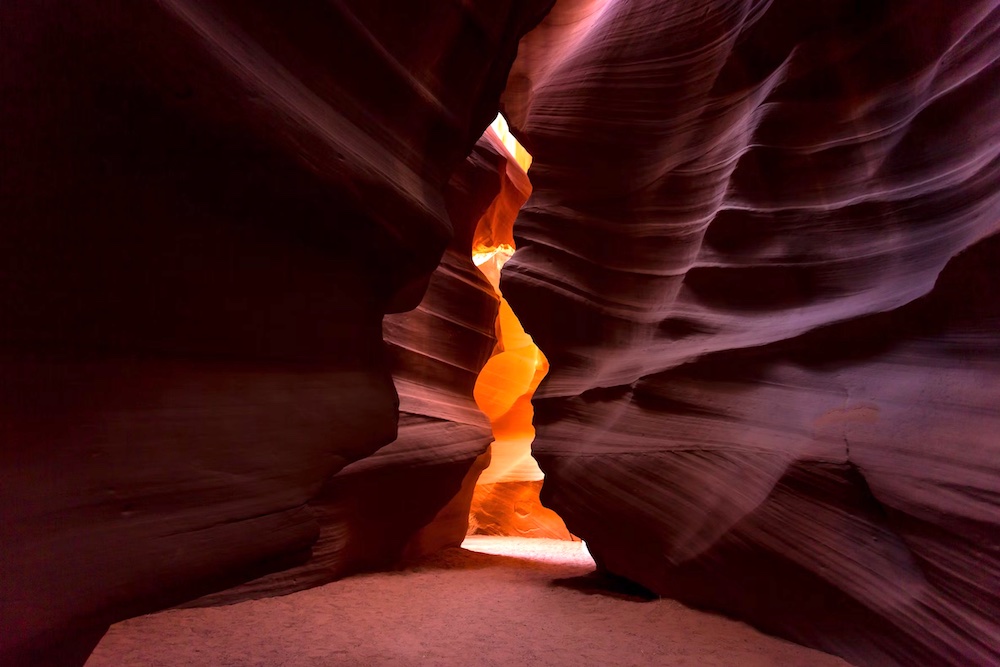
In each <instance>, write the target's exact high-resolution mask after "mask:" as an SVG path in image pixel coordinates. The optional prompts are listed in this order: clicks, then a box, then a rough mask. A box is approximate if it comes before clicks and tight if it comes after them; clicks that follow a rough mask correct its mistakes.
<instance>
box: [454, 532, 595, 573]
mask: <svg viewBox="0 0 1000 667" xmlns="http://www.w3.org/2000/svg"><path fill="white" fill-rule="evenodd" d="M462 548H463V549H468V550H469V551H475V552H478V553H482V554H490V555H493V556H507V557H510V558H518V559H520V560H531V561H537V562H540V563H547V564H552V565H556V564H558V565H574V566H580V567H589V568H593V567H596V565H595V563H594V558H593V556H591V555H590V551H589V550H588V549H587V545H586V543H584V542H580V541H570V540H553V539H547V538H539V537H530V538H529V537H496V536H492V535H471V536H469V537H467V538H465V541H464V542H462Z"/></svg>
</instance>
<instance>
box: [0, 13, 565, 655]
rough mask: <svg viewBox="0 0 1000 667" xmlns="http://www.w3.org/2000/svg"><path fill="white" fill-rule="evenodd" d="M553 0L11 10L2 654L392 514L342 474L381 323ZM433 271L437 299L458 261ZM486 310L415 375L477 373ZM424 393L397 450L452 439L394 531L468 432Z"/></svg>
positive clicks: (5, 90) (421, 479)
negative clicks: (529, 34)
mask: <svg viewBox="0 0 1000 667" xmlns="http://www.w3.org/2000/svg"><path fill="white" fill-rule="evenodd" d="M548 4H549V3H547V2H545V1H544V0H541V1H538V2H534V1H517V2H513V1H512V2H492V1H491V2H465V3H440V2H419V3H410V4H407V6H406V7H405V8H403V7H401V6H397V5H393V6H392V7H389V6H387V5H386V3H380V2H369V1H368V0H365V1H363V2H361V1H353V0H348V1H345V2H335V3H329V2H324V1H314V0H307V1H306V2H299V3H295V5H294V7H291V6H286V5H283V4H275V3H267V2H257V1H251V2H230V1H228V0H208V1H201V0H199V1H198V2H194V1H190V0H164V1H162V2H150V1H141V2H131V3H124V4H123V3H118V2H107V1H104V0H97V1H95V2H89V3H85V4H80V3H70V4H66V3H58V2H53V1H50V0H42V1H40V2H32V3H16V2H15V3H4V4H3V5H2V6H0V31H2V34H0V42H2V43H3V53H2V56H0V125H2V127H3V128H4V129H3V133H2V135H0V156H2V157H0V200H2V201H3V210H4V213H3V215H4V219H3V224H2V225H0V267H2V269H0V271H2V280H0V312H2V313H3V319H2V321H3V323H2V325H0V376H2V377H3V382H2V383H0V399H2V400H0V420H2V421H0V423H2V429H3V430H2V437H3V440H4V442H3V446H2V448H0V471H2V475H3V479H4V483H3V484H2V485H0V526H2V528H0V530H2V534H0V590H2V591H3V594H2V595H0V627H2V628H3V631H2V632H0V663H3V664H20V663H23V662H27V663H40V664H45V665H52V664H57V663H58V662H65V663H67V664H79V663H80V662H81V661H82V659H83V658H84V657H85V656H86V653H87V651H89V648H90V647H91V646H93V644H94V643H95V642H96V641H97V638H99V637H100V634H101V633H102V632H103V630H104V628H105V627H107V625H108V623H110V622H113V621H116V620H119V619H121V618H125V617H127V616H129V615H134V614H137V613H142V612H146V611H150V610H153V609H156V608H160V607H162V606H164V605H169V604H174V603H177V602H182V601H184V600H186V599H191V598H193V597H195V596H198V595H201V594H204V593H206V592H208V591H212V590H219V589H222V588H226V587H228V586H231V585H232V584H234V583H237V582H239V581H242V580H246V579H248V578H252V577H254V576H255V575H258V574H261V573H263V572H268V571H273V570H278V569H283V568H287V567H288V566H289V565H291V564H294V563H301V561H302V560H303V559H304V558H306V557H308V555H309V550H310V547H311V545H312V544H313V543H314V542H315V541H316V540H317V537H319V536H320V534H321V533H323V534H324V535H325V534H326V531H329V530H334V531H338V530H340V529H341V526H342V524H343V523H345V522H346V523H348V524H351V522H353V524H352V525H360V526H363V527H364V528H365V529H366V530H369V531H376V529H377V527H378V526H379V524H378V521H386V522H388V523H389V524H390V525H393V520H392V519H391V518H387V516H386V515H387V513H388V514H391V513H392V512H395V511H397V510H398V509H399V507H398V505H399V503H398V502H397V501H394V500H393V499H392V497H391V496H389V497H385V496H381V497H379V498H377V499H376V500H381V501H382V502H383V504H382V505H378V504H377V503H376V504H372V502H373V501H372V498H371V493H372V492H371V490H370V488H369V487H367V486H365V485H364V484H360V483H359V482H358V481H352V482H346V481H345V483H344V484H343V485H342V486H336V485H335V486H336V488H333V489H331V488H330V479H331V476H333V475H334V474H335V473H337V472H338V471H341V470H342V469H345V466H348V465H349V464H351V463H352V462H354V461H358V460H361V459H364V458H365V457H367V456H369V455H370V454H372V453H373V452H375V451H376V450H378V448H379V447H381V446H383V445H385V444H386V443H389V442H391V441H392V440H393V439H394V438H395V437H396V432H397V431H396V425H397V393H396V390H395V388H394V387H393V383H392V377H391V375H390V369H391V364H392V363H393V360H392V359H390V358H389V356H390V355H387V353H386V349H385V346H384V345H383V342H382V317H383V315H384V314H385V313H387V312H397V311H402V310H407V309H411V308H413V307H415V306H416V305H417V304H418V303H419V302H420V300H421V298H422V297H423V294H424V292H425V290H426V288H427V286H428V280H429V276H430V274H431V273H432V272H433V271H434V269H435V268H436V267H437V266H438V264H439V261H440V259H441V255H442V253H443V252H444V251H445V249H446V247H447V246H448V244H449V242H450V241H451V239H452V237H453V236H455V230H454V229H453V227H452V222H451V214H452V210H450V208H452V204H450V203H449V202H448V201H447V199H448V192H447V191H448V183H449V181H450V179H451V178H452V176H453V175H454V174H455V172H456V170H457V169H458V168H459V167H461V165H462V163H463V160H465V159H466V156H467V155H468V154H469V152H470V150H471V149H472V147H473V145H474V144H475V142H476V140H477V139H478V138H479V137H480V135H481V134H482V132H483V130H484V129H485V128H486V127H487V125H488V124H489V122H490V121H491V120H492V119H493V117H494V115H495V113H496V108H497V100H498V97H499V95H500V92H501V89H502V88H503V85H504V81H505V79H506V76H507V72H508V69H509V67H510V64H511V62H512V60H513V58H514V54H515V50H516V47H517V42H518V39H519V38H520V36H521V35H522V34H523V33H524V32H526V31H527V30H528V29H529V28H530V27H531V26H532V25H534V24H535V23H537V21H538V20H539V18H540V17H541V16H542V14H543V13H544V11H545V10H546V9H547V5H548ZM494 177H495V172H494ZM473 204H474V203H472V202H470V203H469V205H470V206H473ZM473 207H474V206H473ZM466 233H467V234H471V229H470V230H469V231H468V232H466ZM446 268H450V270H451V271H452V272H453V273H454V274H455V278H454V280H452V281H451V282H450V283H449V281H448V280H442V281H440V283H439V284H438V285H437V286H436V287H434V289H440V290H443V291H444V292H445V293H446V296H447V298H451V297H452V296H453V295H450V294H448V292H449V290H453V289H456V285H458V284H460V283H461V282H462V280H463V279H462V278H461V274H462V272H466V273H471V271H474V269H470V267H468V266H464V265H461V266H460V265H456V264H450V265H448V266H447V267H446ZM473 292H475V289H473ZM483 293H484V294H486V293H485V292H483ZM487 297H488V298H485V299H479V300H478V301H477V303H478V306H477V307H478V308H480V309H485V311H484V310H476V309H475V308H474V309H473V310H472V311H471V312H470V313H468V317H469V318H471V319H474V320H475V319H477V318H478V317H479V316H480V315H483V316H486V317H487V318H489V317H490V316H489V312H487V311H490V309H492V308H495V307H496V306H495V301H493V300H491V299H492V296H491V295H489V294H487ZM474 300H475V299H474ZM487 321H489V322H491V321H492V320H491V319H487ZM457 326H458V328H461V322H459V324H458V325H457ZM488 326H489V325H487V327H488ZM480 333H481V332H479V331H474V332H472V333H471V338H472V339H473V343H471V344H470V345H469V347H468V349H466V348H465V343H462V349H461V350H460V351H459V352H457V353H456V356H455V359H456V364H455V366H456V368H455V370H454V372H453V378H448V377H442V378H437V379H435V380H433V381H428V385H430V386H434V387H437V386H446V385H448V384H449V382H451V381H452V379H454V378H459V379H461V381H462V382H466V376H469V375H470V372H471V368H472V367H473V366H474V365H475V364H476V363H477V359H478V356H477V354H479V352H478V351H477V349H476V346H477V345H479V344H480V342H482V337H481V335H480ZM431 341H432V338H431V337H427V343H428V345H430V343H431ZM485 345H486V347H489V342H488V340H487V341H486V343H485ZM428 349H430V348H428ZM418 356H419V355H418ZM417 363H419V361H418V362H417ZM453 393H457V394H461V393H462V390H461V388H457V389H455V391H454V392H453ZM400 394H401V395H402V397H403V400H404V401H405V400H407V396H408V394H407V391H406V390H404V389H403V388H401V389H400ZM463 400H464V399H461V400H457V399H456V400H451V401H445V403H446V409H444V412H446V413H448V414H446V415H445V416H444V418H445V419H452V418H453V417H454V414H452V413H455V414H457V413H459V412H463V411H464V413H469V411H470V410H471V400H469V401H465V404H463ZM435 416H437V417H438V418H440V417H441V416H440V415H436V413H432V412H429V411H427V410H424V409H422V408H414V409H412V411H411V413H410V416H408V417H406V418H404V419H403V420H402V424H403V429H402V433H403V435H404V439H403V440H401V441H400V444H399V447H400V448H403V449H404V450H405V449H407V448H409V450H410V451H413V450H415V449H417V448H418V447H422V446H423V445H425V444H429V443H431V442H433V443H437V444H438V445H440V444H442V443H444V442H445V441H446V440H445V438H447V439H448V440H450V441H451V442H450V443H449V445H448V447H451V448H452V450H453V451H451V453H449V452H448V451H442V450H441V449H434V451H433V453H428V454H426V456H428V457H429V458H431V459H434V460H435V461H437V462H438V463H441V464H442V465H446V466H451V467H452V468H453V469H451V470H448V471H444V470H442V469H438V468H435V469H433V470H430V469H428V470H424V471H422V472H414V474H412V475H410V474H405V475H402V477H403V479H400V480H398V481H399V483H400V485H401V486H400V487H399V491H400V493H402V494H404V495H407V496H408V497H410V498H413V497H421V490H422V489H425V488H426V487H427V486H428V485H429V486H431V487H433V488H435V489H437V492H436V494H437V495H435V494H429V495H428V497H427V499H426V500H427V503H428V504H427V505H420V503H416V504H412V503H411V504H410V505H408V506H407V507H406V508H405V510H406V511H405V512H402V514H401V515H400V516H399V517H398V518H399V525H400V526H402V527H403V528H404V529H409V530H411V531H416V530H417V529H418V528H419V527H420V525H421V523H422V522H426V521H427V520H429V519H430V518H432V517H433V516H434V513H435V512H437V511H438V510H439V509H440V508H441V507H442V506H443V505H445V504H446V503H447V501H448V499H449V498H450V497H451V495H453V494H454V492H455V491H457V490H458V487H459V485H460V484H461V482H462V480H463V478H464V475H465V472H466V470H467V469H468V466H469V465H471V463H472V461H473V460H474V459H475V454H476V451H477V450H479V449H481V448H482V447H484V446H485V442H484V441H483V434H484V432H485V431H484V426H483V424H482V423H480V424H478V425H473V424H471V422H470V419H469V418H465V419H464V420H461V419H460V420H457V421H456V422H454V424H453V425H452V426H447V425H446V426H445V428H443V430H439V431H438V432H437V433H436V434H432V435H428V434H427V433H426V431H427V429H428V425H430V426H432V427H435V428H436V427H437V426H436V425H438V424H442V423H444V422H439V421H435ZM480 421H482V420H480ZM448 424H452V422H448ZM432 430H433V428H432ZM448 447H445V448H444V449H446V450H447V449H448ZM398 451H399V450H398V449H397V452H398ZM439 455H440V456H439ZM407 456H408V455H403V456H402V458H403V459H404V460H408V459H407ZM463 457H464V459H465V462H464V463H462V464H460V460H461V459H462V458H463ZM462 465H465V470H463V469H462ZM413 466H416V463H415V462H410V463H408V464H407V469H409V468H411V467H413ZM399 472H400V471H399V470H397V471H396V473H397V474H399ZM359 479H360V478H355V480H359ZM377 479H378V478H377V477H376V481H377ZM387 479H390V480H391V479H392V475H391V474H390V475H388V477H387ZM369 481H370V482H371V481H372V479H369ZM386 483H387V485H388V484H389V482H386ZM447 484H451V485H452V486H453V488H452V489H448V488H447ZM390 488H391V487H390ZM359 494H366V495H364V497H362V496H361V495H359ZM319 496H322V498H323V500H322V502H316V504H315V505H314V504H313V503H314V501H316V499H317V497H319ZM331 497H332V498H337V499H338V500H336V501H335V502H332V503H328V502H327V499H329V498H331ZM331 504H332V505H333V506H335V507H336V508H339V509H337V510H336V512H334V514H335V517H336V519H335V521H334V522H333V524H330V522H329V521H328V519H329V513H330V511H329V507H330V506H331ZM358 506H361V510H359V512H358V513H355V514H352V513H351V512H347V514H348V515H349V520H346V519H345V520H344V521H341V519H342V516H343V514H344V510H343V509H342V508H343V507H354V508H357V507H358ZM343 532H346V533H347V534H349V533H350V531H349V530H348V531H343ZM359 539H360V538H359ZM399 539H402V540H403V541H404V542H405V538H404V537H403V531H401V533H400V537H399ZM359 543H360V545H361V547H360V548H359V549H358V550H357V551H356V552H354V553H352V554H351V555H350V558H349V560H350V561H351V562H352V563H353V564H354V566H358V564H359V563H360V564H361V565H364V564H366V563H371V562H375V563H378V562H381V560H382V559H383V558H384V556H385V554H384V553H383V551H382V549H383V547H384V548H386V549H388V550H390V551H391V550H398V549H400V548H403V547H405V544H404V545H402V546H401V545H397V544H389V545H384V544H381V543H379V542H378V541H377V540H376V539H375V538H371V539H368V538H365V539H360V542H359ZM323 548H330V541H329V540H327V541H326V542H324V543H322V544H321V545H320V547H318V549H319V551H322V550H323Z"/></svg>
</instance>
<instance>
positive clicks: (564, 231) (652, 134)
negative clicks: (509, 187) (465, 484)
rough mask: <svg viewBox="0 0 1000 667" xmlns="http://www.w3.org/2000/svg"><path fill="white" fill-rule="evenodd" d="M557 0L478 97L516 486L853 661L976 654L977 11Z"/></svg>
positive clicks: (984, 327) (646, 575) (990, 312)
mask: <svg viewBox="0 0 1000 667" xmlns="http://www.w3.org/2000/svg"><path fill="white" fill-rule="evenodd" d="M997 6H998V3H996V2H995V1H994V0H988V1H984V0H974V1H971V2H962V3H942V2H926V3H904V2H898V3H897V2H854V1H851V2H847V1H835V2H823V3H801V2H794V1H791V0H787V1H783V0H774V1H772V2H753V1H750V0H715V1H706V2H699V3H690V2H681V1H669V0H655V1H654V0H636V1H633V2H621V1H616V0H582V1H581V0H561V1H560V2H559V3H557V5H556V6H555V7H554V9H553V10H552V12H551V13H550V14H549V16H548V18H547V19H546V20H545V21H544V22H543V23H542V24H541V25H540V26H539V27H538V28H537V29H536V30H535V31H534V32H532V33H531V34H529V35H528V37H526V38H525V40H524V41H523V42H522V47H521V50H520V51H519V55H518V60H517V61H516V62H515V65H514V67H513V69H512V72H511V77H510V80H509V82H508V87H507V91H506V92H505V94H504V98H503V104H502V109H503V111H504V112H505V114H506V115H507V116H508V118H509V120H510V122H511V125H512V127H513V128H514V129H515V131H516V132H517V135H518V138H519V139H520V140H521V141H522V143H524V144H525V146H526V148H527V149H528V150H529V151H530V152H531V154H532V155H533V158H534V161H533V164H532V168H531V175H532V184H533V186H534V192H533V194H532V197H531V199H530V200H529V201H528V203H527V204H526V206H525V208H524V209H523V210H522V213H521V215H520V217H519V219H518V221H517V223H516V226H515V239H516V242H517V245H518V251H517V253H516V254H515V256H514V257H513V259H511V261H510V262H508V264H507V265H506V267H505V269H504V275H503V279H502V281H501V287H502V289H503V292H504V294H505V295H506V296H507V298H508V299H509V300H510V302H511V304H512V306H513V308H514V309H515V311H516V312H517V313H518V315H519V316H520V318H521V321H522V322H523V324H524V326H525V329H526V330H527V331H528V333H530V334H531V335H532V336H533V337H534V339H535V341H536V342H537V343H538V345H539V347H540V348H541V349H542V351H543V352H544V353H545V355H546V356H547V357H548V359H549V362H550V365H551V369H550V372H549V375H548V376H547V377H546V379H545V380H544V381H543V383H542V384H541V386H540V387H539V389H538V391H537V393H536V396H535V413H536V420H535V426H536V429H537V438H536V441H535V444H534V446H533V449H534V453H535V457H536V458H537V459H538V461H539V464H540V465H541V468H542V470H543V471H544V473H545V485H544V487H543V491H542V499H543V501H544V502H546V504H548V505H549V506H550V507H552V508H554V509H555V510H556V511H558V512H559V514H560V515H561V516H562V517H563V518H564V519H565V520H566V524H567V526H568V528H569V529H570V530H571V531H572V532H573V533H574V534H576V535H579V536H580V537H582V538H583V539H584V540H586V542H587V544H588V546H589V548H590V550H591V551H592V553H593V554H594V556H595V558H596V559H597V560H598V562H599V563H600V564H601V565H602V566H603V567H605V568H607V569H608V570H610V571H612V572H614V573H616V574H619V575H624V576H626V577H628V578H630V579H632V580H634V581H636V582H638V583H640V584H642V585H644V586H646V587H648V588H650V589H652V590H653V591H655V592H657V593H660V594H662V595H666V596H671V597H675V598H677V599H680V600H682V601H684V602H686V603H688V604H692V605H698V606H703V607H708V608H711V609H716V610H721V611H724V612H726V613H729V614H731V615H734V616H736V617H739V618H742V619H745V620H747V621H749V622H751V623H753V624H755V625H756V626H758V627H760V628H763V629H765V630H767V631H769V632H773V633H776V634H779V635H782V636H785V637H788V638H791V639H793V640H795V641H798V642H801V643H804V644H808V645H810V646H814V647H818V648H820V649H823V650H826V651H829V652H832V653H835V654H838V655H841V656H843V657H845V658H846V659H848V660H849V661H851V662H853V663H855V664H858V665H885V664H900V665H912V664H922V665H930V664H977V665H980V664H983V665H985V664H996V663H997V662H1000V639H998V638H1000V624H998V620H997V619H1000V600H998V596H997V591H998V590H1000V560H998V554H1000V526H998V525H997V524H998V517H1000V507H998V504H1000V503H998V500H997V499H998V498H1000V495H998V493H1000V439H998V436H997V434H998V433H1000V411H998V408H997V406H1000V300H998V299H997V296H996V295H997V294H1000V274H998V272H997V270H996V266H997V262H998V261H1000V239H998V236H997V232H998V231H1000V115H998V114H997V109H998V108H1000V104H998V103H1000V99H998V96H1000V69H998V68H1000V34H998V33H1000V10H998V8H997Z"/></svg>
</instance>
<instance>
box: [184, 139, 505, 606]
mask: <svg viewBox="0 0 1000 667" xmlns="http://www.w3.org/2000/svg"><path fill="white" fill-rule="evenodd" d="M510 162H511V161H510V159H509V158H508V157H507V155H506V154H505V153H504V151H503V149H502V146H500V145H499V144H498V143H497V142H496V139H495V137H493V136H491V130H487V132H486V133H484V135H483V136H482V137H481V138H480V140H479V141H478V142H477V144H476V146H475V148H474V150H473V152H472V154H471V155H470V156H469V158H468V159H467V160H466V161H465V163H464V164H463V166H462V168H460V169H459V170H458V171H457V173H456V174H455V176H454V177H453V178H452V179H451V181H450V182H449V185H448V187H447V189H446V190H445V201H446V204H447V210H448V214H449V219H450V220H451V222H452V224H453V226H454V228H455V238H454V239H453V240H452V242H451V244H450V245H449V247H448V249H447V250H446V251H445V253H444V256H443V258H442V261H441V264H440V265H439V266H438V268H437V270H435V271H434V273H433V274H432V275H431V277H430V282H429V286H428V288H427V292H426V294H425V295H424V298H423V300H422V301H421V302H420V305H419V306H418V307H417V308H416V309H414V310H412V311H410V312H406V313H399V314H394V315H387V316H386V317H385V318H384V319H383V323H382V328H383V335H384V339H385V342H386V343H387V347H388V350H389V357H390V362H391V363H390V365H391V369H392V375H393V381H394V383H395V386H396V390H397V392H398V394H399V423H398V435H397V437H396V439H395V440H394V441H393V442H392V443H390V444H388V445H386V446H384V447H382V448H381V449H379V450H378V451H377V452H375V453H374V454H372V455H371V456H367V457H365V458H363V459H360V460H358V461H355V462H353V463H351V464H350V465H348V466H346V467H345V468H343V469H342V470H340V471H339V472H337V474H335V475H333V476H332V477H331V478H330V479H329V480H327V481H326V483H324V484H323V486H322V487H321V488H320V490H319V492H318V493H317V494H316V495H315V496H313V497H312V498H311V499H310V501H309V506H310V508H311V509H312V511H313V513H314V514H315V516H316V519H317V522H318V524H319V538H318V539H317V540H316V542H315V543H314V544H312V545H311V548H310V549H309V551H308V553H305V554H303V555H302V558H303V561H304V562H302V563H301V564H300V565H296V566H294V567H290V568H287V569H284V570H281V571H279V572H275V573H273V574H269V575H267V576H264V577H260V578H258V579H255V580H253V581H250V582H247V583H246V584H244V585H241V586H236V587H233V588H229V589H226V590H224V591H220V592H218V593H214V594H212V595H209V596H206V597H203V598H201V599H199V600H196V601H194V602H192V603H190V604H191V605H194V606H205V605H215V604H231V603H234V602H239V601H241V600H245V599H248V598H255V597H261V596H267V595H279V594H285V593H290V592H292V591H296V590H302V589H305V588H311V587H313V586H318V585H321V584H324V583H327V582H330V581H333V580H335V579H338V578H340V577H343V576H345V575H347V574H351V573H354V572H358V571H360V570H370V569H377V568H385V567H391V566H393V565H395V564H396V563H397V562H398V561H399V560H400V559H401V558H402V557H403V556H404V555H405V556H406V557H417V556H420V555H423V554H426V553H429V552H431V551H434V550H437V549H441V548H445V547H452V546H459V545H460V544H461V542H462V540H463V539H465V535H466V532H467V529H468V523H469V506H470V502H471V495H472V489H473V487H474V486H475V484H476V480H477V479H478V477H479V474H480V473H481V472H482V471H483V469H484V468H485V466H486V465H487V464H488V463H489V454H488V452H487V448H488V447H489V445H490V442H491V441H492V439H493V431H492V429H491V428H490V423H489V420H488V419H487V417H486V415H484V414H483V412H481V411H480V409H479V408H478V407H477V405H476V401H475V399H474V396H473V389H474V388H475V385H476V381H477V378H478V376H479V373H480V371H481V370H482V368H483V366H484V365H485V364H486V361H487V359H489V357H490V355H491V354H492V353H493V349H494V345H495V343H496V335H495V327H494V323H495V322H496V321H497V316H498V309H499V297H498V296H497V295H496V293H495V292H494V290H493V287H492V286H491V285H490V283H489V282H488V281H487V279H486V277H485V276H484V275H483V274H482V272H480V271H479V269H477V268H476V266H475V264H473V261H472V248H473V238H474V231H475V230H476V229H477V226H478V225H479V224H481V222H482V220H483V219H484V218H488V217H490V216H491V215H492V213H493V211H495V210H496V209H497V207H502V206H505V205H506V200H507V199H508V198H509V195H506V194H505V191H506V189H507V188H506V187H505V186H507V184H508V180H509V179H508V178H507V169H508V165H509V164H510ZM520 203H523V199H522V200H521V201H520V202H518V206H519V205H520ZM516 211H517V207H516V206H515V207H514V208H513V212H512V213H511V215H510V221H509V223H508V226H510V225H512V224H513V218H514V213H516Z"/></svg>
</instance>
